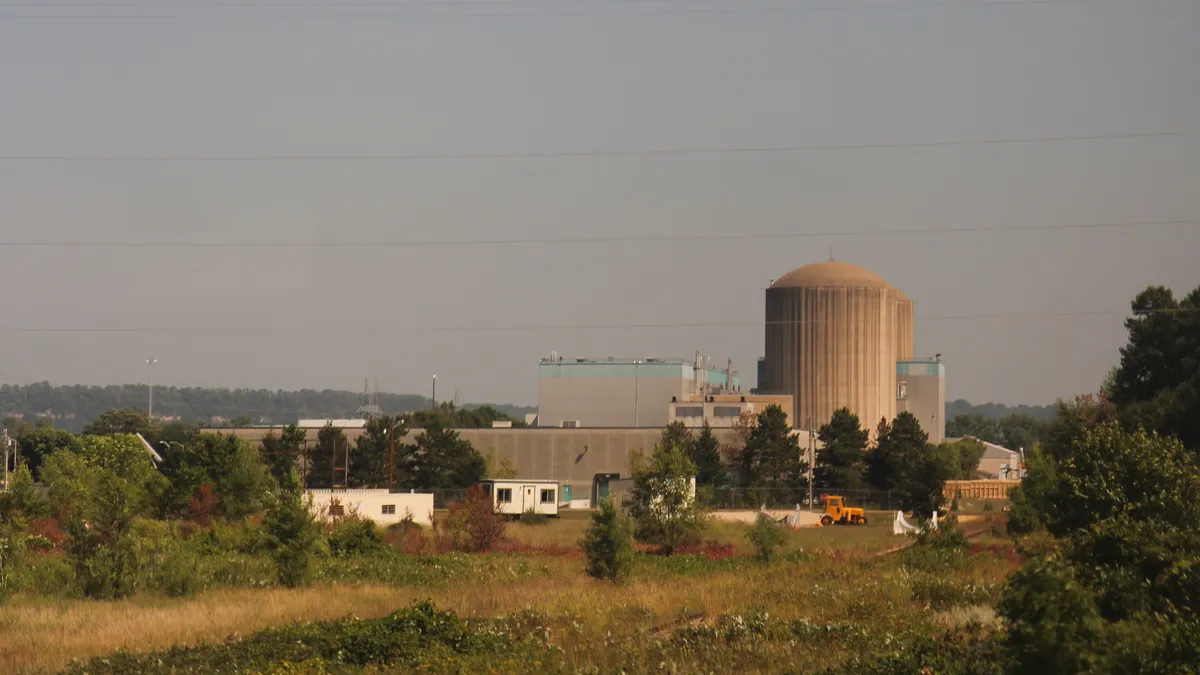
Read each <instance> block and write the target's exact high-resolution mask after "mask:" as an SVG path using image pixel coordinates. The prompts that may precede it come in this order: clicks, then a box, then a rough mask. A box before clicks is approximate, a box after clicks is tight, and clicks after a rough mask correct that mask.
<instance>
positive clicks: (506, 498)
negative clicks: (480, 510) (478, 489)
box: [496, 488, 512, 504]
mask: <svg viewBox="0 0 1200 675" xmlns="http://www.w3.org/2000/svg"><path fill="white" fill-rule="evenodd" d="M496 501H498V502H501V503H503V504H511V503H512V488H496Z"/></svg>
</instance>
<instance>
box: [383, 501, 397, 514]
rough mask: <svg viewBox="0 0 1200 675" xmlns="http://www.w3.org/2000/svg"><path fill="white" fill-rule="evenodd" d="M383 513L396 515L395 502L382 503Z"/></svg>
mask: <svg viewBox="0 0 1200 675" xmlns="http://www.w3.org/2000/svg"><path fill="white" fill-rule="evenodd" d="M383 515H385V516H394V515H396V505H395V504H384V505H383Z"/></svg>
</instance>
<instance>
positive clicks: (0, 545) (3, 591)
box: [0, 536, 17, 604]
mask: <svg viewBox="0 0 1200 675" xmlns="http://www.w3.org/2000/svg"><path fill="white" fill-rule="evenodd" d="M16 548H17V547H16V543H15V542H14V541H13V538H12V537H8V536H0V604H3V603H4V601H5V600H8V598H9V597H10V596H11V595H12V593H13V577H14V576H15V574H14V572H15V569H16V566H17V550H16Z"/></svg>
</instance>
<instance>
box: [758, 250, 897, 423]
mask: <svg viewBox="0 0 1200 675" xmlns="http://www.w3.org/2000/svg"><path fill="white" fill-rule="evenodd" d="M913 304H914V303H913V301H912V299H911V298H909V297H908V296H907V295H905V294H904V293H901V292H900V291H899V290H898V289H896V288H894V287H892V286H891V285H890V284H888V283H887V282H886V281H884V280H883V279H882V278H880V277H879V275H877V274H875V273H874V272H871V271H870V270H867V269H864V268H862V267H859V266H857V265H851V264H849V263H844V262H837V261H833V260H830V261H829V262H823V263H817V264H813V265H806V266H804V267H801V268H798V269H795V270H792V271H791V272H788V273H787V274H785V275H784V276H783V277H781V278H780V279H778V280H776V281H775V282H774V283H772V284H771V287H770V288H768V289H767V297H766V351H765V353H764V360H763V363H762V365H761V368H760V373H761V378H762V379H761V380H760V382H759V387H758V389H757V390H756V391H757V392H758V393H762V394H769V393H778V394H791V395H792V397H793V414H792V424H793V426H795V427H798V428H812V429H815V428H817V427H819V426H820V425H821V424H824V423H825V422H827V421H829V419H830V418H831V417H832V416H833V412H834V411H835V410H837V409H838V408H842V407H846V408H849V409H850V410H851V411H852V412H854V413H855V414H857V415H858V417H859V419H860V420H861V422H862V424H863V426H864V427H867V428H870V429H874V428H875V426H876V425H877V424H878V423H879V420H880V419H883V418H887V419H889V420H890V419H892V418H894V417H895V416H896V363H897V361H900V360H902V359H909V358H912V352H913V317H914V315H913V312H914V307H913Z"/></svg>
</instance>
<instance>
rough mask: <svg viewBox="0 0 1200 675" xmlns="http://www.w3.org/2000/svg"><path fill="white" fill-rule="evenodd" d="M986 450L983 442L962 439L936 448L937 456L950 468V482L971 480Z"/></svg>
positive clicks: (941, 444) (944, 443) (943, 443)
mask: <svg viewBox="0 0 1200 675" xmlns="http://www.w3.org/2000/svg"><path fill="white" fill-rule="evenodd" d="M986 450H987V448H986V447H984V445H983V441H980V440H977V439H974V438H963V439H961V440H957V441H952V442H942V443H940V444H939V445H938V446H937V452H938V456H939V457H941V459H942V461H943V462H945V463H946V465H947V466H948V467H950V480H972V479H974V478H975V470H976V468H977V467H978V466H979V460H981V459H983V453H984V452H985V451H986Z"/></svg>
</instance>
